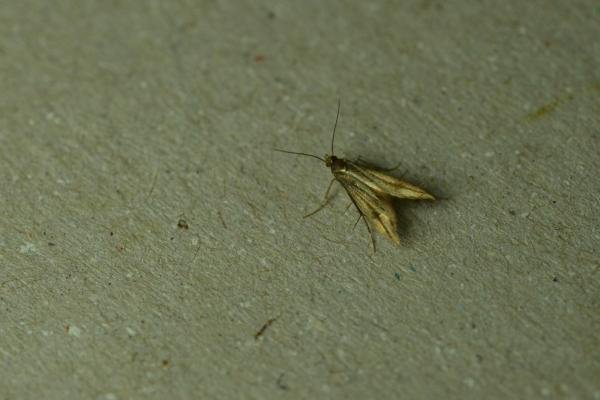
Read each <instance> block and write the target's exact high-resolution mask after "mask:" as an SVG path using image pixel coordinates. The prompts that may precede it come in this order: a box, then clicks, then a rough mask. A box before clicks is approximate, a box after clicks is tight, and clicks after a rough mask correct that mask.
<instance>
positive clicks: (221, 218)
mask: <svg viewBox="0 0 600 400" xmlns="http://www.w3.org/2000/svg"><path fill="white" fill-rule="evenodd" d="M217 215H218V216H219V219H220V220H221V224H223V228H225V229H227V224H225V220H224V219H223V214H221V211H217Z"/></svg>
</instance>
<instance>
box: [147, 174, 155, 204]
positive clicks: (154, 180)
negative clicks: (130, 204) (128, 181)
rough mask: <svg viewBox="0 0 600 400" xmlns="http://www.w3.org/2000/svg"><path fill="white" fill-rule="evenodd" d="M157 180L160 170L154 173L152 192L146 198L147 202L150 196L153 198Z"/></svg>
mask: <svg viewBox="0 0 600 400" xmlns="http://www.w3.org/2000/svg"><path fill="white" fill-rule="evenodd" d="M157 179H158V170H157V171H156V172H155V173H154V178H153V179H152V186H151V187H150V191H149V192H148V195H147V196H146V201H148V199H149V198H150V196H152V192H154V187H155V186H156V181H157Z"/></svg>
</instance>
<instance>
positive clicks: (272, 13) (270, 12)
mask: <svg viewBox="0 0 600 400" xmlns="http://www.w3.org/2000/svg"><path fill="white" fill-rule="evenodd" d="M267 18H269V19H275V13H274V12H273V11H269V12H268V13H267Z"/></svg>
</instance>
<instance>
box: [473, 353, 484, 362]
mask: <svg viewBox="0 0 600 400" xmlns="http://www.w3.org/2000/svg"><path fill="white" fill-rule="evenodd" d="M475 358H477V362H482V361H483V356H482V355H481V354H475Z"/></svg>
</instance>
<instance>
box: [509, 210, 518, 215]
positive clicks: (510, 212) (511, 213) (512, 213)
mask: <svg viewBox="0 0 600 400" xmlns="http://www.w3.org/2000/svg"><path fill="white" fill-rule="evenodd" d="M508 213H509V214H510V215H517V212H516V211H515V210H508Z"/></svg>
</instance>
